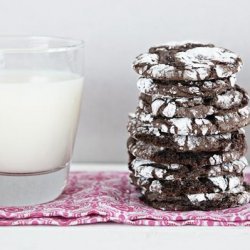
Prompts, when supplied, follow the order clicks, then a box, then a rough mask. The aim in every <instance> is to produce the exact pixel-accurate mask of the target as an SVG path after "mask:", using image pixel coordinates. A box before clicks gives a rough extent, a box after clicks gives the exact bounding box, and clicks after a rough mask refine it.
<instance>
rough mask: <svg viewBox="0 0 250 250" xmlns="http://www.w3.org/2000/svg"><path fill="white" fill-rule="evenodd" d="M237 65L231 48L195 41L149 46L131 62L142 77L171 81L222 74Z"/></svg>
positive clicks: (225, 75) (238, 58)
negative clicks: (146, 51) (145, 51)
mask: <svg viewBox="0 0 250 250" xmlns="http://www.w3.org/2000/svg"><path fill="white" fill-rule="evenodd" d="M241 67H242V60H241V59H240V57H238V56H237V55H236V54H234V53H233V52H231V51H229V50H227V49H224V48H219V47H215V46H214V45H213V44H205V43H196V42H183V43H176V44H174V43H169V44H166V45H162V46H157V47H152V48H150V49H149V52H148V53H144V54H141V55H139V56H138V57H136V59H135V61H134V62H133V68H134V69H135V71H136V72H137V73H138V74H140V75H142V76H144V77H148V78H152V79H159V80H173V81H175V80H176V81H201V80H211V79H218V78H226V77H229V76H231V75H232V74H235V73H237V72H239V71H240V69H241Z"/></svg>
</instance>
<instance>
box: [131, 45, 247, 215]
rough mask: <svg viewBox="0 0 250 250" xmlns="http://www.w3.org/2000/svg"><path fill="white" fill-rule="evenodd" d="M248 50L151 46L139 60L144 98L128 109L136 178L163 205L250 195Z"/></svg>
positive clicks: (213, 203)
mask: <svg viewBox="0 0 250 250" xmlns="http://www.w3.org/2000/svg"><path fill="white" fill-rule="evenodd" d="M241 67H242V60H241V58H240V57H239V56H238V55H236V54H235V53H233V52H232V51H230V50H228V49H224V48H221V47H216V46H215V45H213V44H210V43H201V42H180V43H175V42H173V43H167V44H164V45H161V46H155V47H151V48H150V49H149V50H148V52H147V53H143V54H140V55H139V56H137V57H136V59H135V61H134V62H133V68H134V70H135V71H136V72H137V73H138V74H139V75H140V77H139V79H138V81H137V88H138V90H139V97H138V106H137V107H136V109H135V112H134V113H131V114H130V115H129V122H128V126H127V128H128V132H129V138H128V142H127V148H128V153H129V163H128V166H129V171H130V180H131V183H132V184H133V185H135V186H136V187H137V189H138V191H139V193H138V198H140V199H141V200H143V201H144V202H145V203H146V204H147V205H149V206H152V207H154V208H156V209H161V210H173V211H176V210H179V211H187V210H216V209H226V208H231V207H236V206H242V205H245V204H247V203H249V202H250V188H249V185H248V184H247V183H245V181H244V169H245V168H246V167H247V166H248V162H247V159H246V158H245V156H244V155H245V153H246V150H247V145H246V139H245V132H244V129H243V127H245V126H247V125H248V124H249V123H250V112H249V107H248V103H249V96H248V94H247V92H246V91H245V90H244V89H243V88H242V87H240V85H239V84H238V83H237V80H236V73H238V72H239V71H240V69H241Z"/></svg>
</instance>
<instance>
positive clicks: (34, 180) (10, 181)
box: [0, 164, 69, 206]
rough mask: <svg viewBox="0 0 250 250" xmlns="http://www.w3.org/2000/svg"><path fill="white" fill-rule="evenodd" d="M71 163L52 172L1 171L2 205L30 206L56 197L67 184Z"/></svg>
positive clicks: (0, 194)
mask: <svg viewBox="0 0 250 250" xmlns="http://www.w3.org/2000/svg"><path fill="white" fill-rule="evenodd" d="M68 172H69V164H67V165H66V166H64V167H62V168H60V169H57V170H55V171H53V172H52V171H51V172H42V173H32V174H5V173H0V206H29V205H36V204H41V203H46V202H49V201H52V200H54V199H56V198H57V197H58V196H59V195H60V194H61V193H62V191H63V189H64V188H65V186H66V184H67V177H68Z"/></svg>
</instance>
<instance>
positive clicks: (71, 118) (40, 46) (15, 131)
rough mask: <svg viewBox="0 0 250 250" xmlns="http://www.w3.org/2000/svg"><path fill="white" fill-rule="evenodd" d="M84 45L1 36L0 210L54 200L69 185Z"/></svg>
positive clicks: (81, 83) (49, 39)
mask: <svg viewBox="0 0 250 250" xmlns="http://www.w3.org/2000/svg"><path fill="white" fill-rule="evenodd" d="M83 57H84V54H83V42H82V41H76V40H70V39H64V38H52V37H0V206H22V205H34V204H40V203H45V202H49V201H52V200H54V199H56V198H57V197H58V196H60V194H61V193H62V191H63V189H64V187H65V185H66V183H67V176H68V172H69V167H70V161H71V157H72V152H73V147H74V141H75V136H76V130H77V125H78V120H79V113H80V105H81V96H82V88H83Z"/></svg>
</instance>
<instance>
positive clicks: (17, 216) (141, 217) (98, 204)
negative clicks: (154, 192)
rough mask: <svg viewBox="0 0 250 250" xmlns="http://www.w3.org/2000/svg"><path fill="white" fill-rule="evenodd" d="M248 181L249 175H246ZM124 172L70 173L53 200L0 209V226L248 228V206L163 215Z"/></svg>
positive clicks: (249, 218)
mask: <svg viewBox="0 0 250 250" xmlns="http://www.w3.org/2000/svg"><path fill="white" fill-rule="evenodd" d="M247 178H248V180H250V174H248V176H247ZM138 196H139V193H138V192H137V191H136V190H135V188H134V187H133V186H132V185H131V184H130V182H129V179H128V173H126V172H71V173H70V178H69V183H68V186H67V188H66V189H65V191H64V193H63V194H62V195H61V196H60V197H59V198H58V199H57V200H55V201H53V202H50V203H47V204H43V205H38V206H26V207H12V208H4V207H1V208H0V225H1V226H16V225H56V226H73V225H82V224H93V223H97V222H116V223H124V224H131V225H147V226H181V225H194V226H239V225H240V226H250V204H248V205H245V206H242V207H239V208H233V209H226V210H221V211H211V212H202V211H191V212H164V211H159V210H156V209H153V208H150V207H148V206H147V205H145V204H143V203H142V202H141V201H140V200H139V199H138Z"/></svg>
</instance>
